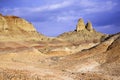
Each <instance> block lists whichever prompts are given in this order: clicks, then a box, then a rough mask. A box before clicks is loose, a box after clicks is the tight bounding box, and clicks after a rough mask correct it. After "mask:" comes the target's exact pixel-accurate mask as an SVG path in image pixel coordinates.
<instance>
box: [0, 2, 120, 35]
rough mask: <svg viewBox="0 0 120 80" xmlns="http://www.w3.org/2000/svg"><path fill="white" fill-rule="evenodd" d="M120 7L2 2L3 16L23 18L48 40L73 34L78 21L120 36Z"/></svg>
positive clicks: (96, 3) (70, 3) (104, 4)
mask: <svg viewBox="0 0 120 80" xmlns="http://www.w3.org/2000/svg"><path fill="white" fill-rule="evenodd" d="M119 5H120V0H0V13H2V14H3V15H15V16H19V17H22V18H24V19H26V20H28V21H29V22H31V23H32V24H33V25H34V26H35V27H36V29H37V31H39V32H40V33H42V34H44V35H47V36H57V35H59V34H61V33H63V32H67V31H72V30H74V29H75V27H76V24H77V21H78V19H79V18H83V19H84V21H85V23H86V22H87V21H88V20H90V21H91V22H92V23H93V27H94V28H95V29H96V30H97V31H100V32H103V33H109V34H111V33H117V32H120V8H119Z"/></svg>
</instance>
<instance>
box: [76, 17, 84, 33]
mask: <svg viewBox="0 0 120 80" xmlns="http://www.w3.org/2000/svg"><path fill="white" fill-rule="evenodd" d="M84 29H85V24H84V21H83V19H82V18H80V19H79V20H78V24H77V26H76V31H77V32H79V31H81V30H84Z"/></svg>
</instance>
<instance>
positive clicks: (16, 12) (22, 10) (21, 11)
mask: <svg viewBox="0 0 120 80" xmlns="http://www.w3.org/2000/svg"><path fill="white" fill-rule="evenodd" d="M72 3H73V1H72V0H70V1H68V0H67V1H63V2H61V3H56V4H50V5H44V6H38V7H23V8H12V9H11V8H3V9H1V10H0V11H2V12H3V13H9V14H13V15H25V14H27V13H33V12H43V11H51V10H57V9H60V8H65V7H68V6H70V5H72Z"/></svg>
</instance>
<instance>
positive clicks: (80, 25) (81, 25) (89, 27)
mask: <svg viewBox="0 0 120 80" xmlns="http://www.w3.org/2000/svg"><path fill="white" fill-rule="evenodd" d="M82 30H88V31H90V32H93V27H92V23H91V22H90V21H88V22H87V24H86V25H85V23H84V20H83V19H82V18H80V19H79V20H78V23H77V26H76V30H75V31H77V32H80V31H82Z"/></svg>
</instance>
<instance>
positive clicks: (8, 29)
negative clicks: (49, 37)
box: [0, 14, 46, 41]
mask: <svg viewBox="0 0 120 80" xmlns="http://www.w3.org/2000/svg"><path fill="white" fill-rule="evenodd" d="M0 35H1V36H0V40H2V41H5V40H13V41H14V40H44V39H45V38H46V37H45V36H44V35H42V34H39V33H38V32H37V31H36V29H35V28H34V26H33V25H32V24H31V23H30V22H28V21H26V20H24V19H22V18H20V17H17V16H9V15H7V16H3V15H2V14H0Z"/></svg>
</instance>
